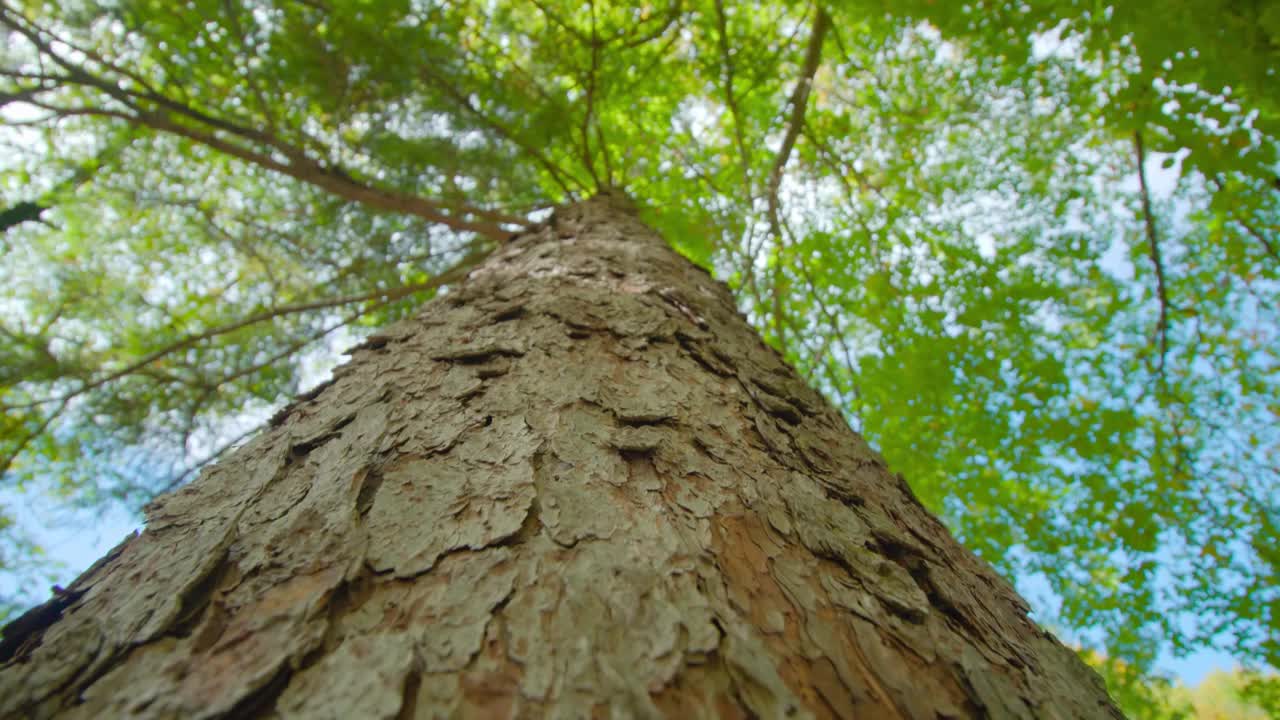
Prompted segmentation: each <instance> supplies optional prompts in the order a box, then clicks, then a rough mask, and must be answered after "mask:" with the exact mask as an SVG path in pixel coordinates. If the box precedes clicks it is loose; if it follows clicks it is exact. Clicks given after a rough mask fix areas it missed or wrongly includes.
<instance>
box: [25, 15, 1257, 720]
mask: <svg viewBox="0 0 1280 720" xmlns="http://www.w3.org/2000/svg"><path fill="white" fill-rule="evenodd" d="M1140 5H1141V4H1130V5H1128V6H1123V7H1122V6H1120V5H1106V4H1104V3H1085V2H1081V1H1075V0H1052V1H1043V2H1032V3H1013V2H996V1H994V0H991V1H975V2H968V3H941V2H933V1H931V0H916V1H905V2H893V3H887V2H884V3H882V2H875V1H873V0H850V1H848V2H844V3H840V4H838V5H837V4H832V5H822V6H821V7H819V6H817V5H814V4H812V3H804V2H772V3H751V4H749V5H748V4H735V3H731V2H726V1H725V0H672V1H671V2H667V3H638V4H637V3H624V2H619V3H610V2H604V1H603V0H600V1H596V2H585V3H579V2H561V1H560V0H534V1H532V2H501V1H499V0H488V1H485V2H451V3H438V4H437V3H431V2H426V1H418V0H413V1H410V0H396V1H393V2H368V1H364V0H189V1H188V2H162V1H159V0H115V1H109V2H108V1H101V2H99V1H94V0H73V1H70V2H61V3H57V4H53V3H44V2H27V1H18V2H13V1H12V0H5V2H4V4H3V5H0V28H2V29H3V33H4V36H3V37H4V42H3V49H2V50H0V113H2V114H3V119H4V126H3V128H0V231H2V232H3V235H2V236H0V251H2V252H3V253H4V255H3V257H4V262H3V263H2V264H0V407H3V410H4V414H3V420H2V421H0V469H2V470H3V482H2V484H0V501H2V502H3V507H2V508H0V571H2V572H3V573H5V575H6V577H7V578H8V580H6V582H5V584H4V585H3V586H2V587H3V588H4V589H5V592H6V596H5V597H4V598H3V599H4V601H5V603H6V607H7V608H8V612H13V611H15V610H17V609H18V608H20V607H22V606H24V605H28V604H31V603H34V602H38V601H40V600H41V599H43V598H42V596H43V594H44V588H45V587H46V585H44V584H42V583H46V582H48V581H51V580H58V581H62V582H65V580H66V579H67V576H68V575H69V574H72V571H77V570H78V569H80V568H79V567H75V565H77V564H79V565H83V564H84V563H81V562H80V561H79V560H77V561H74V562H71V563H68V565H69V566H68V567H62V568H59V567H55V566H51V565H50V562H49V557H48V554H47V553H42V550H43V548H42V547H41V539H42V538H44V539H47V538H48V537H50V535H49V534H48V533H49V530H48V529H47V527H43V526H46V525H48V524H50V523H58V522H61V523H66V522H69V518H82V517H84V516H85V513H90V514H93V515H95V516H99V517H108V516H113V517H116V518H117V519H118V521H122V522H124V523H126V524H127V523H128V522H129V520H128V518H131V517H134V515H132V514H131V513H136V511H137V509H138V508H139V507H140V506H141V505H142V504H143V503H145V502H146V501H148V500H149V499H151V498H152V497H154V495H155V494H156V493H157V492H160V491H163V490H164V489H167V488H171V487H174V486H177V485H179V484H181V483H183V482H186V481H187V480H189V479H190V478H191V477H192V476H193V475H194V473H195V472H197V471H198V469H199V467H201V466H203V465H204V464H206V463H208V462H210V461H212V460H215V459H216V458H217V457H218V456H220V455H221V454H222V453H224V452H225V451H226V450H227V449H228V448H230V447H233V446H235V445H236V444H237V443H239V442H242V441H243V439H244V438H245V437H247V436H248V435H249V434H251V433H252V432H253V430H254V429H255V428H256V427H257V425H258V424H260V423H261V421H262V420H263V419H264V418H265V417H267V416H269V415H270V413H271V412H272V410H273V409H274V408H276V407H279V406H280V405H281V404H282V403H283V402H284V401H285V400H286V399H288V398H289V397H291V396H293V395H295V394H296V393H297V392H298V391H299V390H300V389H302V388H303V386H306V385H310V384H313V383H314V382H317V381H318V380H319V379H320V378H321V377H323V375H324V373H325V372H327V370H328V369H329V368H330V367H332V366H333V364H334V363H335V362H337V360H338V358H339V356H340V354H341V352H342V350H343V349H345V348H346V347H349V346H350V345H351V344H353V343H354V342H356V341H357V340H358V339H359V338H361V337H362V336H364V335H366V334H368V333H369V332H371V331H372V330H373V329H375V328H377V327H379V326H381V325H384V324H386V323H387V322H390V321H392V320H394V319H397V318H400V317H403V316H405V315H406V314H407V313H409V312H411V311H412V309H413V308H414V307H416V306H417V305H419V304H421V303H422V302H423V301H425V300H426V299H428V298H430V297H431V296H433V295H434V294H435V293H437V292H440V291H442V289H443V288H446V287H447V285H448V283H449V282H450V281H451V280H455V279H457V278H458V277H460V276H461V274H462V273H464V272H465V270H466V269H467V268H469V267H471V266H473V265H474V264H475V263H476V262H478V261H479V260H480V259H481V258H483V257H484V256H485V255H486V254H487V253H488V252H490V251H491V250H492V249H493V248H494V247H496V246H497V244H498V243H500V242H501V241H502V240H503V239H504V238H505V237H507V236H508V235H510V233H512V232H513V231H515V230H518V229H519V228H521V227H525V226H528V225H530V224H531V223H533V222H535V221H537V220H538V219H540V218H542V217H545V214H546V212H547V210H548V209H549V208H550V207H552V206H554V205H555V204H557V203H560V202H564V201H566V200H569V199H572V198H577V197H584V196H588V195H590V194H591V193H592V192H594V191H595V190H596V189H598V188H601V187H607V186H616V187H620V188H623V189H624V190H625V191H626V192H627V193H628V194H630V195H631V196H632V197H634V198H636V199H637V200H638V201H639V202H640V203H641V204H642V206H643V207H644V208H646V211H645V219H646V220H647V221H648V222H649V223H651V224H652V225H654V226H655V227H656V228H658V229H659V230H660V231H661V232H662V233H663V235H664V237H666V238H667V239H668V240H669V241H670V242H672V243H673V244H674V245H675V246H676V247H677V248H678V249H679V250H681V252H683V253H684V254H685V255H686V256H687V257H689V258H690V259H692V260H694V261H695V262H698V263H700V264H702V265H704V266H705V267H708V268H710V269H712V270H713V272H714V273H715V274H716V275H717V276H718V277H721V278H723V279H725V280H726V281H727V282H729V283H730V285H731V286H732V287H733V289H734V290H735V292H736V293H737V297H738V299H739V303H740V307H741V308H742V310H743V311H744V313H746V314H747V316H748V317H749V318H750V319H751V321H752V322H753V324H755V326H756V327H757V328H758V329H759V330H760V331H761V333H762V335H763V336H764V337H765V339H766V340H767V341H768V342H770V343H771V344H773V345H774V346H775V347H776V348H778V349H779V350H780V351H782V352H784V353H785V354H786V356H787V358H788V359H789V360H790V361H791V362H792V363H793V364H794V365H795V366H796V367H797V368H798V369H799V371H800V372H801V373H802V374H803V375H804V376H805V377H806V378H807V379H808V380H809V382H811V383H812V384H813V385H814V386H815V387H817V388H819V389H820V390H822V391H823V392H824V394H826V396H827V397H828V398H830V399H831V401H832V402H833V403H834V404H836V405H837V406H838V407H839V408H840V409H841V410H842V411H843V412H844V414H845V416H846V417H847V418H848V420H849V422H850V424H851V425H852V426H853V427H854V428H855V429H857V430H858V431H859V432H861V433H863V434H864V435H865V436H866V437H867V439H868V440H869V441H870V442H871V443H872V444H873V446H875V447H876V448H877V449H879V450H880V451H881V452H882V453H883V454H884V455H885V457H886V458H887V459H888V462H889V464H890V466H891V467H892V468H894V469H895V470H897V471H899V472H902V473H903V474H904V475H905V477H906V478H907V479H908V481H909V482H910V483H911V486H912V488H913V489H914V490H915V492H916V493H917V494H918V495H919V497H920V498H921V500H922V501H923V502H925V504H926V505H927V506H928V507H929V508H930V509H931V510H933V511H934V512H937V513H938V514H939V515H940V516H941V517H942V518H943V519H944V520H945V522H946V523H947V525H948V526H949V527H950V528H951V529H952V531H953V532H954V533H955V534H956V535H957V536H958V537H959V538H960V539H961V540H962V541H963V542H964V543H965V544H966V545H967V546H968V547H970V548H972V549H973V550H974V551H975V552H977V553H978V554H980V555H981V556H982V557H983V558H985V559H986V560H987V561H989V562H991V563H992V564H993V565H995V566H996V567H997V568H998V569H999V570H1000V571H1001V572H1002V573H1003V574H1005V575H1006V576H1008V577H1010V578H1012V579H1014V580H1015V581H1016V582H1017V583H1018V586H1019V588H1020V589H1021V590H1022V591H1023V592H1024V593H1025V594H1026V595H1028V597H1029V599H1030V600H1031V601H1032V604H1033V606H1034V608H1035V611H1036V618H1037V619H1038V620H1039V621H1040V622H1042V623H1045V624H1047V625H1049V626H1050V627H1053V628H1054V629H1055V630H1057V631H1058V632H1059V633H1061V634H1062V635H1063V636H1064V637H1065V638H1067V639H1069V640H1071V641H1072V642H1074V643H1076V644H1078V645H1079V646H1080V647H1081V648H1082V652H1084V653H1085V655H1086V657H1087V658H1089V659H1091V661H1093V662H1094V663H1095V664H1096V665H1097V666H1098V667H1099V668H1100V669H1101V671H1102V672H1103V673H1104V675H1105V676H1106V677H1107V679H1108V682H1109V683H1110V687H1111V688H1112V691H1113V693H1114V694H1115V695H1116V696H1117V699H1118V700H1119V701H1120V702H1121V703H1122V704H1123V705H1124V706H1125V707H1126V709H1127V710H1128V711H1129V712H1130V714H1131V715H1133V716H1134V717H1171V716H1173V715H1174V714H1176V712H1177V707H1176V706H1178V705H1179V704H1180V703H1185V700H1186V697H1185V696H1179V695H1178V693H1177V692H1174V691H1171V690H1170V689H1169V687H1168V683H1167V681H1164V680H1161V679H1160V677H1159V672H1158V671H1159V670H1160V669H1161V668H1167V667H1169V665H1168V661H1169V659H1171V658H1180V657H1181V658H1185V657H1188V656H1197V657H1204V656H1205V655H1204V653H1208V652H1212V653H1215V655H1213V657H1217V658H1230V659H1232V661H1233V662H1234V663H1236V664H1238V665H1239V667H1240V668H1241V669H1240V670H1237V671H1235V672H1234V674H1232V675H1231V676H1230V677H1228V678H1227V679H1226V680H1221V681H1217V680H1215V681H1214V682H1216V683H1217V685H1214V687H1217V688H1219V689H1220V691H1221V693H1227V694H1233V695H1235V696H1240V697H1247V699H1248V702H1251V703H1253V704H1254V710H1253V712H1257V713H1263V712H1267V711H1269V712H1272V713H1276V712H1280V684H1278V683H1277V681H1276V679H1275V676H1274V668H1275V667H1276V666H1277V665H1280V640H1277V638H1280V578H1278V577H1277V568H1278V567H1280V544H1278V543H1277V542H1276V537H1277V532H1276V526H1277V523H1280V430H1277V428H1280V422H1278V420H1280V400H1278V398H1280V392H1278V390H1280V388H1278V387H1277V385H1278V384H1280V367H1278V365H1277V360H1278V358H1277V349H1278V348H1280V342H1278V339H1277V327H1278V325H1277V320H1278V318H1277V302H1278V301H1280V285H1278V284H1277V282H1278V281H1280V201H1278V196H1280V162H1278V158H1277V147H1278V146H1277V139H1278V138H1280V78H1278V77H1277V75H1278V74H1280V7H1277V6H1274V5H1272V4H1269V3H1265V2H1253V3H1249V2H1235V1H1233V0H1176V1H1174V2H1166V3H1160V4H1159V8H1158V10H1157V9H1155V7H1154V5H1153V6H1151V7H1141V6H1140ZM37 508H44V510H43V511H41V512H35V509H37ZM77 513H78V514H77ZM59 518H61V519H59ZM121 519H122V520H121ZM55 534H56V533H55ZM117 539H118V538H115V537H110V538H105V540H106V541H107V544H108V545H110V544H113V543H114V541H115V540H117ZM46 544H47V543H46ZM1221 688H1228V689H1227V690H1221ZM1205 692H1209V693H1212V692H1214V691H1213V690H1207V691H1205ZM1241 693H1243V695H1241ZM1226 702H1227V701H1226V700H1222V699H1220V698H1219V699H1218V700H1215V701H1213V703H1212V704H1216V705H1217V706H1219V707H1225V703H1226ZM1232 702H1236V700H1232ZM1241 712H1244V711H1243V710H1241ZM1260 716H1261V715H1260Z"/></svg>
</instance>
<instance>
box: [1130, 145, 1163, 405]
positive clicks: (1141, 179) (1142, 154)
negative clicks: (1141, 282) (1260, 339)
mask: <svg viewBox="0 0 1280 720" xmlns="http://www.w3.org/2000/svg"><path fill="white" fill-rule="evenodd" d="M1133 150H1134V155H1135V156H1136V159H1137V163H1138V189H1139V191H1140V193H1141V195H1142V220H1143V224H1144V225H1145V227H1146V234H1147V246H1148V251H1149V252H1150V254H1151V264H1152V265H1154V266H1155V270H1156V296H1157V298H1158V299H1159V302H1160V319H1159V321H1157V324H1156V334H1157V335H1158V336H1159V338H1160V361H1159V365H1158V369H1159V373H1160V378H1161V382H1162V383H1163V382H1164V364H1165V356H1166V355H1168V352H1169V291H1168V288H1167V287H1166V285H1165V277H1164V261H1163V260H1162V259H1161V257H1160V242H1159V239H1158V237H1157V236H1156V219H1155V214H1154V213H1153V212H1152V211H1151V192H1150V189H1149V188H1148V187H1147V169H1146V151H1145V150H1144V148H1143V145H1142V131H1140V130H1139V131H1134V133H1133Z"/></svg>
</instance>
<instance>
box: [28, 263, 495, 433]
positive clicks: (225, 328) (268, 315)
mask: <svg viewBox="0 0 1280 720" xmlns="http://www.w3.org/2000/svg"><path fill="white" fill-rule="evenodd" d="M488 253H489V251H488V250H477V251H474V252H472V253H471V254H470V255H468V256H467V257H465V258H463V259H462V261H460V262H459V263H458V264H456V265H454V266H453V267H452V268H450V269H448V270H446V271H445V272H443V273H441V274H439V275H436V276H435V277H433V278H430V279H428V280H425V281H423V282H420V283H414V284H412V285H403V286H401V287H398V288H389V289H385V290H374V291H373V292H368V293H362V294H359V295H347V296H343V297H337V298H326V299H324V300H313V301H311V302H304V303H296V304H293V305H282V306H280V307H277V308H273V309H271V310H267V311H265V312H260V313H257V314H254V315H250V316H249V317H247V318H243V319H240V320H237V321H235V322H232V323H227V324H226V325H219V326H217V327H213V328H210V329H208V330H205V331H203V332H199V333H196V334H194V335H188V336H187V337H184V338H182V339H181V340H178V341H176V342H173V343H170V344H169V345H166V346H164V347H162V348H160V349H158V350H154V351H152V352H150V353H148V354H146V355H144V356H143V357H141V358H139V359H138V360H136V361H134V362H132V363H129V364H128V365H126V366H125V367H122V368H120V369H118V370H115V371H112V372H110V373H107V374H106V375H103V376H102V377H100V378H97V379H94V380H89V381H86V382H85V383H83V384H82V385H81V386H80V387H78V388H76V389H74V390H71V391H69V392H67V393H65V394H64V395H61V396H58V397H53V398H46V399H44V400H38V401H35V402H32V403H28V404H26V405H16V406H11V408H15V409H16V408H21V407H32V406H36V405H44V404H47V403H51V402H66V401H69V400H71V399H72V398H74V397H77V396H79V395H82V394H84V393H86V392H88V391H90V390H93V389H94V388H98V387H101V386H103V385H106V384H107V383H110V382H114V381H116V380H119V379H120V378H122V377H124V376H126V375H130V374H133V373H135V372H137V371H138V370H140V369H141V368H144V367H146V366H148V365H150V364H151V363H154V362H156V361H157V360H160V359H162V358H164V357H165V356H167V355H171V354H173V353H175V352H178V351H180V350H185V349H187V348H189V347H191V346H193V345H195V344H197V343H200V342H203V341H205V340H210V339H212V338H215V337H218V336H219V335H226V334H228V333H232V332H235V331H236V330H241V329H243V328H246V327H249V326H250V325H256V324H258V323H261V322H266V321H268V320H274V319H275V318H278V317H284V316H286V315H295V314H298V313H302V312H307V311H310V310H322V309H324V308H330V307H340V306H342V305H350V304H352V303H358V302H364V301H366V300H374V299H381V300H383V301H386V302H390V301H393V300H398V299H400V298H404V297H407V296H409V295H413V294H414V293H419V292H422V291H424V290H432V289H435V288H438V287H440V286H441V285H445V284H447V283H450V282H453V281H455V280H458V279H461V278H462V277H464V276H465V275H466V273H467V272H468V271H470V270H471V269H472V268H474V267H475V266H476V265H477V264H478V263H479V262H480V261H481V260H483V259H484V258H485V257H486V256H487V255H488Z"/></svg>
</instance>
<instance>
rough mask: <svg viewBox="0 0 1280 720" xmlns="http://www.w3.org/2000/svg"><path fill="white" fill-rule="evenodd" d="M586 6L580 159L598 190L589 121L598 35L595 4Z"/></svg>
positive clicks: (590, 1)
mask: <svg viewBox="0 0 1280 720" xmlns="http://www.w3.org/2000/svg"><path fill="white" fill-rule="evenodd" d="M587 6H588V7H589V8H590V12H591V67H590V68H588V69H587V77H586V82H584V83H583V88H584V92H585V94H586V98H585V100H586V103H585V104H586V106H587V107H586V111H585V112H584V113H583V115H582V129H581V132H582V159H583V163H584V164H585V165H586V166H587V173H589V174H590V175H591V180H592V182H594V183H595V184H596V187H597V188H598V187H600V177H599V176H598V175H597V174H596V163H595V158H593V157H592V155H591V120H592V117H593V116H594V114H595V104H596V74H597V73H598V72H599V70H600V35H599V34H598V33H597V31H596V4H595V2H594V0H587Z"/></svg>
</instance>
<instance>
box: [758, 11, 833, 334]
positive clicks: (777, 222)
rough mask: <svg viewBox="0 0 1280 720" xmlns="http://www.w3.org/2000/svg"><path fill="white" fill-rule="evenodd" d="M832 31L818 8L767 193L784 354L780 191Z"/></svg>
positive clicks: (776, 304) (828, 19)
mask: <svg viewBox="0 0 1280 720" xmlns="http://www.w3.org/2000/svg"><path fill="white" fill-rule="evenodd" d="M830 29H831V16H829V15H827V12H826V10H823V9H822V8H821V7H818V8H817V14H816V15H815V16H814V19H813V29H812V30H810V32H809V46H808V47H807V48H806V49H805V53H804V63H803V65H801V67H800V78H799V79H798V80H797V81H796V85H795V87H794V88H792V90H791V97H790V99H789V100H788V101H787V102H788V104H789V105H790V107H791V114H790V117H789V120H788V122H787V130H786V134H785V135H784V136H783V138H782V146H781V147H780V148H779V149H778V154H777V156H776V157H775V158H774V160H773V169H772V170H770V172H769V186H768V188H767V190H766V193H765V196H766V198H767V199H768V203H769V227H770V230H771V231H772V234H773V237H774V240H775V241H776V242H777V244H778V256H777V262H776V263H775V264H774V268H773V282H772V285H773V288H772V295H773V314H774V331H775V333H776V334H777V337H778V344H779V345H780V346H781V347H782V351H783V352H784V353H785V352H786V350H787V340H786V333H785V332H784V330H783V324H782V297H781V287H780V285H781V283H780V282H779V278H780V276H781V272H782V269H781V264H782V252H781V251H782V244H783V232H782V221H781V217H780V210H779V205H780V202H779V199H778V192H779V189H780V188H781V187H782V174H783V171H784V170H785V169H786V167H787V161H788V160H789V159H790V158H791V151H792V150H793V149H794V148H795V144H796V138H798V137H799V136H800V130H801V128H802V127H803V126H804V114H805V110H806V108H807V106H808V104H809V92H810V91H811V90H812V89H813V78H814V76H815V75H816V74H817V72H818V65H819V64H820V63H821V62H822V41H823V40H824V39H825V38H826V36H827V31H828V30H830Z"/></svg>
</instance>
